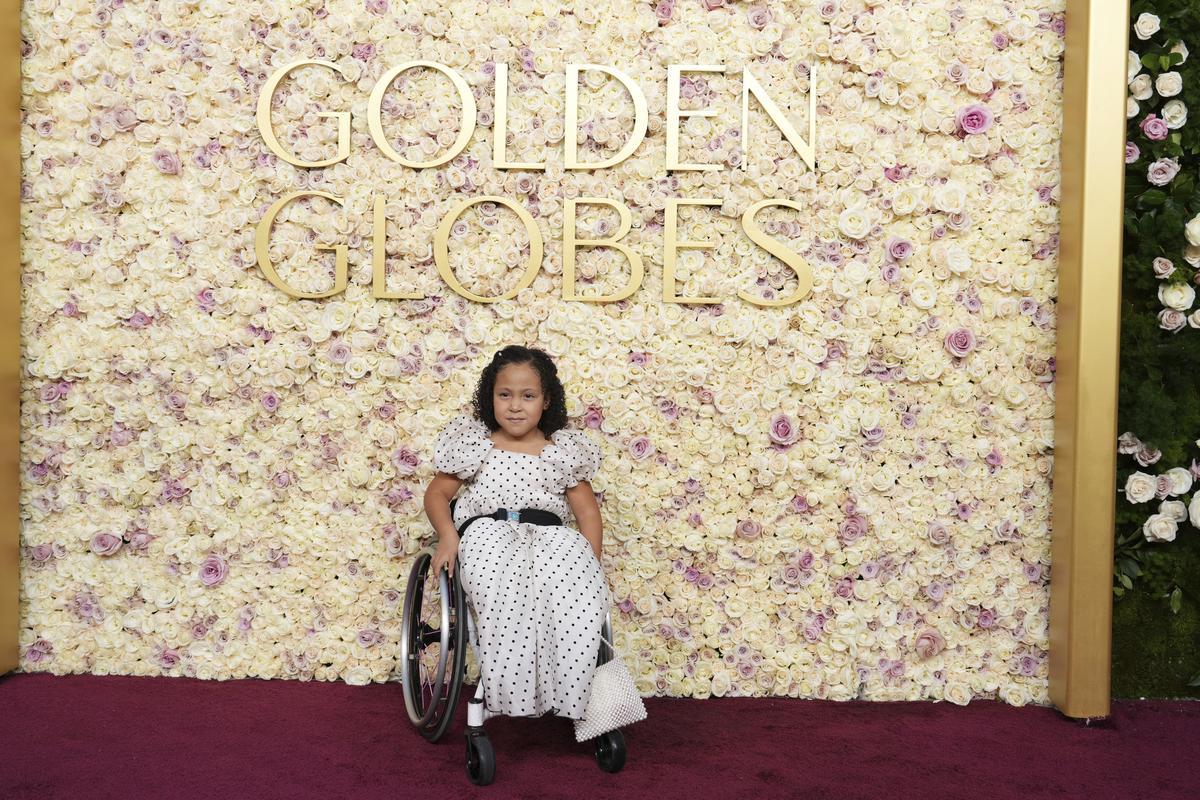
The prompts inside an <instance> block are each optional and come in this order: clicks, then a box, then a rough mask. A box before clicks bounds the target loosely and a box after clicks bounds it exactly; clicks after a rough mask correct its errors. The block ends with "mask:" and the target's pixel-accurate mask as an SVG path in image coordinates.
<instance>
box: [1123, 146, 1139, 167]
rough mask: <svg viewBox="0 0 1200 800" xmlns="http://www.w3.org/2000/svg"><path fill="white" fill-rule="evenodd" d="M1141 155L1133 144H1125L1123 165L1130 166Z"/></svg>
mask: <svg viewBox="0 0 1200 800" xmlns="http://www.w3.org/2000/svg"><path fill="white" fill-rule="evenodd" d="M1141 155H1142V151H1141V150H1140V149H1139V148H1138V146H1137V145H1136V144H1134V143H1133V142H1126V143H1125V163H1126V164H1132V163H1133V162H1135V161H1137V160H1138V158H1140V157H1141Z"/></svg>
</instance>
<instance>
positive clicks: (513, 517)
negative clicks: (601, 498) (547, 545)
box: [450, 497, 563, 536]
mask: <svg viewBox="0 0 1200 800" xmlns="http://www.w3.org/2000/svg"><path fill="white" fill-rule="evenodd" d="M457 502H458V498H457V497H456V498H454V500H452V501H451V503H450V515H451V516H453V515H454V505H455V503H457ZM477 519H495V520H509V521H511V522H517V523H520V522H528V523H531V524H533V525H562V524H563V522H562V518H561V517H559V516H558V514H555V513H554V512H553V511H546V510H545V509H541V508H522V509H521V510H519V511H517V510H514V509H507V508H497V509H496V510H495V511H493V512H492V513H491V514H476V515H475V516H473V517H469V518H467V519H465V520H463V524H462V525H459V526H458V535H459V536H462V534H463V531H465V530H466V529H467V526H468V525H470V524H471V523H472V522H474V521H475V520H477Z"/></svg>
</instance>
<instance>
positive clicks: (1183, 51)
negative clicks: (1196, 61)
mask: <svg viewBox="0 0 1200 800" xmlns="http://www.w3.org/2000/svg"><path fill="white" fill-rule="evenodd" d="M1170 52H1172V53H1179V55H1181V56H1183V58H1182V59H1180V61H1179V63H1180V64H1182V63H1183V62H1184V61H1187V57H1188V49H1187V45H1185V44H1184V43H1183V42H1180V43H1179V44H1177V45H1175V46H1174V47H1172V48H1171V50H1170Z"/></svg>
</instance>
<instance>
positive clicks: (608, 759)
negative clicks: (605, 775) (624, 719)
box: [595, 728, 625, 772]
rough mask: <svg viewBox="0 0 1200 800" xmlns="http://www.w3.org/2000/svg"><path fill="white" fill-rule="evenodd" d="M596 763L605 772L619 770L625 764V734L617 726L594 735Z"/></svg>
mask: <svg viewBox="0 0 1200 800" xmlns="http://www.w3.org/2000/svg"><path fill="white" fill-rule="evenodd" d="M595 741H596V763H597V764H599V765H600V769H602V770H604V771H605V772H620V771H621V767H623V766H625V734H623V733H621V729H620V728H618V729H616V730H615V731H609V732H608V733H602V734H600V735H599V736H597V737H596V740H595Z"/></svg>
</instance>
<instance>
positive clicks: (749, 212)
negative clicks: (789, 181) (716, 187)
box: [738, 200, 812, 306]
mask: <svg viewBox="0 0 1200 800" xmlns="http://www.w3.org/2000/svg"><path fill="white" fill-rule="evenodd" d="M767 206H786V207H787V208H794V209H796V210H797V211H803V210H804V209H802V208H801V207H800V204H799V203H796V202H794V201H792V200H759V201H758V202H757V203H755V204H754V205H752V206H750V207H749V208H747V209H746V213H745V214H742V229H743V230H744V231H746V235H747V236H749V237H750V241H752V242H754V243H755V244H756V245H758V246H759V247H761V248H762V249H763V250H766V251H767V252H768V253H770V254H771V255H773V256H775V257H776V258H778V259H779V260H780V261H782V262H783V263H785V264H787V265H788V266H789V267H791V268H792V271H793V272H795V273H796V293H795V294H793V295H792V296H791V297H781V298H779V299H778V300H763V299H762V298H761V297H755V296H753V295H752V294H750V293H749V292H746V291H744V290H742V289H739V290H738V297H740V298H742V299H743V300H745V301H746V302H748V303H753V304H754V305H756V306H786V305H791V304H792V303H794V302H796V301H797V300H803V299H804V298H805V297H807V296H808V293H809V292H811V291H812V269H811V268H810V267H809V266H808V262H807V261H805V260H804V259H803V258H801V257H800V254H799V253H797V252H796V251H794V250H789V249H787V248H786V247H784V246H783V245H781V244H780V243H779V242H777V241H775V240H774V239H772V238H771V237H769V236H767V235H766V234H765V233H763V229H762V228H760V227H758V223H757V222H755V221H754V215H755V214H757V213H758V212H759V211H760V210H761V209H763V208H766V207H767Z"/></svg>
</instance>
